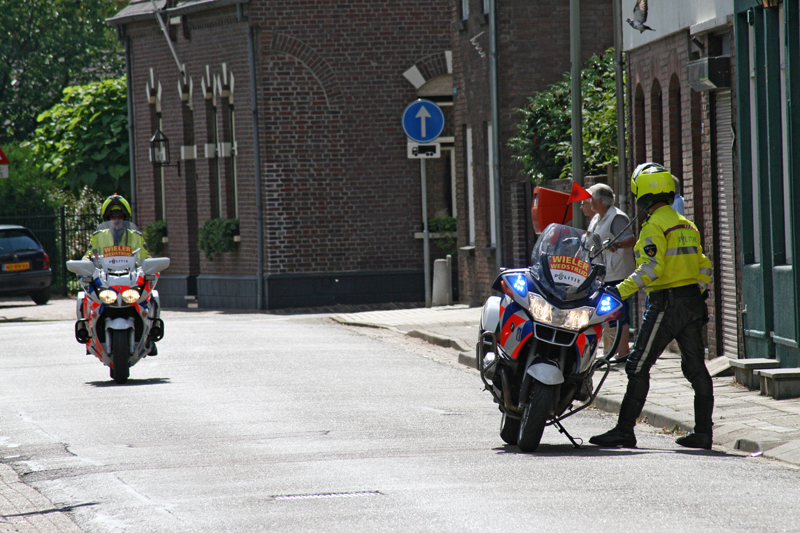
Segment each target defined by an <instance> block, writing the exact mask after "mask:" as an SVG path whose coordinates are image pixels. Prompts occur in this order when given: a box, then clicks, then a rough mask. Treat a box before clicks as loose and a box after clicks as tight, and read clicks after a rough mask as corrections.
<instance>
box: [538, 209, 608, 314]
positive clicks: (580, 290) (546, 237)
mask: <svg viewBox="0 0 800 533" xmlns="http://www.w3.org/2000/svg"><path fill="white" fill-rule="evenodd" d="M598 267H603V268H598ZM531 274H532V275H533V277H534V278H535V279H536V280H537V281H538V282H539V284H540V286H541V287H542V288H543V289H545V291H546V292H548V293H549V294H550V295H551V296H554V297H555V298H557V299H559V300H562V301H567V300H575V299H579V298H585V297H586V296H587V295H589V294H591V293H592V292H593V291H594V290H596V289H597V288H599V287H600V286H601V285H602V283H603V278H604V277H605V254H604V253H603V245H602V243H601V242H600V238H599V237H598V236H597V235H596V234H594V233H589V232H586V231H583V230H580V229H576V228H572V227H570V226H564V225H562V224H550V225H549V226H547V227H546V228H545V230H544V231H543V232H542V234H541V235H540V236H539V239H538V240H537V241H536V246H534V248H533V253H532V254H531Z"/></svg>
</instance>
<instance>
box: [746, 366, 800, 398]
mask: <svg viewBox="0 0 800 533" xmlns="http://www.w3.org/2000/svg"><path fill="white" fill-rule="evenodd" d="M754 373H757V374H758V376H759V378H760V381H761V395H762V396H771V397H773V398H775V399H776V400H785V399H787V398H800V368H763V369H761V370H756V371H754Z"/></svg>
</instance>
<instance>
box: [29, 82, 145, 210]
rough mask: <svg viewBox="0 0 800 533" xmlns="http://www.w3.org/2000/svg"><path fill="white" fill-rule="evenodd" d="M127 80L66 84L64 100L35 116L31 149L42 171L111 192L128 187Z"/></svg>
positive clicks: (70, 182)
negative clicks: (37, 124) (78, 84)
mask: <svg viewBox="0 0 800 533" xmlns="http://www.w3.org/2000/svg"><path fill="white" fill-rule="evenodd" d="M127 113H128V112H127V93H126V80H125V78H124V77H123V78H121V79H109V80H103V81H99V82H95V83H90V84H88V85H81V86H77V87H67V88H66V89H64V98H63V99H62V101H61V102H60V103H58V104H56V105H55V106H53V107H52V108H51V109H49V110H47V111H45V112H44V113H42V114H41V115H39V117H38V120H39V122H40V126H39V127H38V128H37V129H36V131H35V133H34V137H33V140H31V141H30V143H27V145H29V146H30V147H31V149H32V152H33V154H34V156H35V158H36V162H37V163H38V164H39V166H40V168H41V171H42V173H43V174H44V175H46V176H49V177H51V179H53V180H54V181H65V182H66V185H67V186H68V187H69V188H70V189H72V190H73V191H75V192H77V191H79V190H80V189H81V188H83V187H84V186H88V187H89V188H91V189H94V190H96V191H98V192H99V193H101V194H103V195H105V196H109V195H111V194H114V193H115V192H118V193H119V194H122V195H123V196H127V195H128V194H129V191H130V161H129V157H128V129H127V124H128V114H127Z"/></svg>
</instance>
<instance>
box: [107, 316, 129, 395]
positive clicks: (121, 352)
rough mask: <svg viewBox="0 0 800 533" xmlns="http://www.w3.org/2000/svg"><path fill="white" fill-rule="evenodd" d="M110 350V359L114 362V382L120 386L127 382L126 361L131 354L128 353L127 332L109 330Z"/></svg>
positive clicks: (127, 369) (127, 370)
mask: <svg viewBox="0 0 800 533" xmlns="http://www.w3.org/2000/svg"><path fill="white" fill-rule="evenodd" d="M111 349H112V350H113V351H112V352H111V353H112V357H111V359H112V361H113V362H114V368H113V375H114V381H115V382H117V383H119V384H120V385H122V384H123V383H126V382H127V381H128V376H129V375H130V367H129V366H128V360H129V358H130V355H131V354H130V352H129V351H128V330H125V329H112V330H111Z"/></svg>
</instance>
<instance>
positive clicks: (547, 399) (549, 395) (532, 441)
mask: <svg viewBox="0 0 800 533" xmlns="http://www.w3.org/2000/svg"><path fill="white" fill-rule="evenodd" d="M555 393H556V387H555V386H554V385H545V384H544V383H541V382H539V381H534V382H533V390H531V395H530V397H529V398H528V405H527V406H525V410H524V411H523V412H522V421H521V422H520V426H519V437H518V438H517V446H519V449H520V450H522V451H523V452H526V453H529V452H535V451H536V448H538V447H539V443H540V442H541V440H542V434H543V433H544V427H545V425H546V424H547V419H548V418H549V417H550V412H551V410H552V408H553V402H554V401H555Z"/></svg>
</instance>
